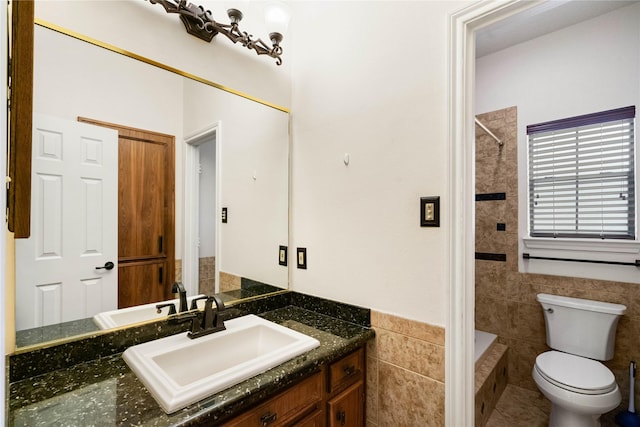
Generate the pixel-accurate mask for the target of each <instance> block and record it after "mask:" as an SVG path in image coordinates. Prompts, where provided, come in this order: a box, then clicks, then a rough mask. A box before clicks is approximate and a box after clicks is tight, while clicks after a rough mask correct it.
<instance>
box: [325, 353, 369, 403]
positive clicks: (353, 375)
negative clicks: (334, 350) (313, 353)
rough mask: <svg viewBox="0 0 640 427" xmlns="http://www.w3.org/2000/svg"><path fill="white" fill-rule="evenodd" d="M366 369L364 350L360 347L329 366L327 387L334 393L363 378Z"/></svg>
mask: <svg viewBox="0 0 640 427" xmlns="http://www.w3.org/2000/svg"><path fill="white" fill-rule="evenodd" d="M363 370H364V350H363V349H359V350H357V351H355V352H353V353H351V354H350V355H348V356H345V357H343V358H342V359H340V360H338V361H337V362H334V363H332V364H331V366H330V367H329V380H328V381H327V389H328V391H329V393H333V392H335V391H337V390H340V389H342V388H344V387H345V386H347V385H348V384H351V383H353V382H354V381H357V380H359V379H360V378H362V375H363Z"/></svg>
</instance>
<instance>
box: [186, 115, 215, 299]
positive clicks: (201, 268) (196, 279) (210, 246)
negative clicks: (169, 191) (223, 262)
mask: <svg viewBox="0 0 640 427" xmlns="http://www.w3.org/2000/svg"><path fill="white" fill-rule="evenodd" d="M220 131H221V124H220V122H217V123H215V124H214V125H212V126H209V127H207V128H205V129H203V130H201V131H199V132H196V133H195V134H193V135H191V136H189V137H188V138H186V140H185V142H186V147H185V175H184V176H185V193H184V198H185V200H184V204H185V209H184V213H185V215H184V218H185V227H184V245H183V248H184V253H183V256H182V282H183V285H184V286H185V289H186V290H187V292H188V293H189V294H190V295H197V294H206V295H211V294H214V293H218V292H219V286H220V285H219V283H220V280H219V277H220V275H219V265H220V255H221V254H220V250H219V241H220V239H219V237H220V235H219V233H220V226H219V223H220V221H219V215H220V172H221V171H220V144H221V134H220Z"/></svg>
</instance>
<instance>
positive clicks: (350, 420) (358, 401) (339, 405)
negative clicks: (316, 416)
mask: <svg viewBox="0 0 640 427" xmlns="http://www.w3.org/2000/svg"><path fill="white" fill-rule="evenodd" d="M327 406H328V410H327V413H328V418H329V420H328V421H329V423H328V425H329V427H361V426H362V425H363V416H364V397H363V383H362V381H360V382H358V383H356V384H354V385H352V386H351V387H349V388H348V389H346V390H345V391H343V392H342V393H340V394H339V395H337V396H336V397H334V398H333V399H331V400H330V401H329V402H328V403H327Z"/></svg>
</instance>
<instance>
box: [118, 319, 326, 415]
mask: <svg viewBox="0 0 640 427" xmlns="http://www.w3.org/2000/svg"><path fill="white" fill-rule="evenodd" d="M225 326H226V328H227V329H226V330H224V331H220V332H215V333H213V334H210V335H206V336H204V337H201V338H196V339H190V338H188V337H187V333H186V332H185V333H182V334H178V335H172V336H170V337H167V338H161V339H158V340H155V341H149V342H146V343H144V344H139V345H136V346H133V347H130V348H128V349H127V350H126V351H125V352H124V354H123V355H122V357H123V359H124V360H125V362H127V364H128V365H129V367H130V368H131V370H132V371H133V372H135V374H136V375H137V376H138V378H139V379H140V381H142V383H143V384H144V385H145V386H146V387H147V389H148V390H149V392H150V393H151V394H152V395H153V397H154V398H155V399H156V400H157V401H158V403H159V404H160V406H161V407H162V409H163V410H164V411H165V412H167V413H169V414H170V413H172V412H175V411H177V410H179V409H182V408H184V407H185V406H188V405H190V404H192V403H195V402H197V401H199V400H202V399H204V398H205V397H207V396H210V395H212V394H214V393H217V392H218V391H221V390H224V389H226V388H229V387H231V386H233V385H235V384H238V383H240V382H241V381H244V380H246V379H248V378H251V377H253V376H255V375H257V374H259V373H261V372H264V371H267V370H269V369H271V368H273V367H275V366H278V365H279V364H281V363H284V362H286V361H288V360H290V359H293V358H294V357H296V356H299V355H300V354H302V353H304V352H306V351H309V350H311V349H313V348H316V347H318V346H319V345H320V342H319V341H318V340H317V339H315V338H312V337H309V336H307V335H304V334H302V333H299V332H296V331H294V330H292V329H289V328H287V327H285V326H282V325H278V324H276V323H273V322H270V321H268V320H265V319H263V318H261V317H258V316H255V315H252V314H250V315H247V316H243V317H238V318H236V319H231V320H228V321H226V322H225Z"/></svg>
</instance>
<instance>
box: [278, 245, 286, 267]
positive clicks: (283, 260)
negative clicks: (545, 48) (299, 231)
mask: <svg viewBox="0 0 640 427" xmlns="http://www.w3.org/2000/svg"><path fill="white" fill-rule="evenodd" d="M278 264H280V265H282V266H285V267H286V266H287V247H286V246H280V250H279V251H278Z"/></svg>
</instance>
